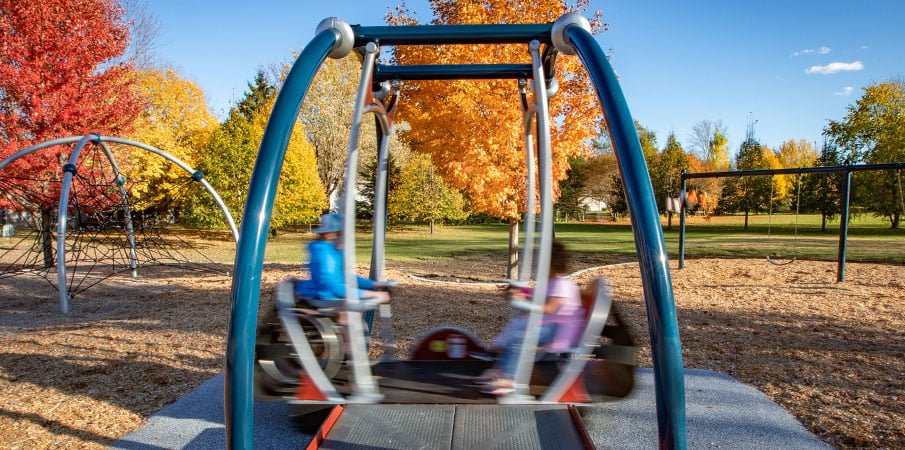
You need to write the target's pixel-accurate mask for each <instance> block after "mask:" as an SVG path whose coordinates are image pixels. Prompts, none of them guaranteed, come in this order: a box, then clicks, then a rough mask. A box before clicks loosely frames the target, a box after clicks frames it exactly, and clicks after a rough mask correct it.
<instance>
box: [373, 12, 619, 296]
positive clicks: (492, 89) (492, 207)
mask: <svg viewBox="0 0 905 450" xmlns="http://www.w3.org/2000/svg"><path fill="white" fill-rule="evenodd" d="M430 6H431V10H432V11H433V14H434V19H433V20H432V21H431V24H434V25H441V24H450V25H452V24H517V23H548V22H553V21H555V20H556V19H557V18H559V17H560V16H562V15H564V14H567V13H569V12H579V13H585V12H587V10H588V1H587V0H579V1H577V2H575V3H571V4H569V3H566V2H563V1H558V0H537V1H534V2H526V1H518V0H480V1H467V2H464V1H463V2H456V1H450V0H431V1H430ZM386 19H387V23H389V24H390V25H417V24H418V21H417V19H415V17H414V14H413V13H412V11H410V10H409V9H408V7H407V6H406V5H405V4H404V3H403V4H402V5H401V6H399V7H397V8H396V9H395V10H394V11H393V12H392V13H390V14H388V15H387V18H386ZM590 22H591V26H592V32H593V33H594V34H598V33H600V32H601V31H603V30H604V29H605V25H604V24H603V23H602V20H601V13H600V12H599V11H597V12H595V13H594V14H593V15H592V18H591V20H590ZM392 59H393V62H395V63H396V64H399V65H406V64H503V63H505V64H530V63H531V56H530V54H529V53H528V46H527V45H524V44H487V45H445V46H399V47H396V48H394V49H393V53H392ZM556 78H557V81H558V82H559V91H558V93H557V94H556V95H555V96H554V97H553V98H552V99H551V100H550V116H551V119H552V120H551V127H552V129H551V147H552V149H553V167H552V169H553V177H554V179H555V181H557V182H558V181H559V180H562V179H564V178H565V177H566V171H567V170H568V169H569V162H568V158H569V157H570V156H575V155H579V154H583V153H584V152H585V151H586V150H589V149H590V147H591V139H592V138H595V137H597V136H598V134H599V130H600V124H601V120H602V113H601V110H600V107H599V106H598V103H597V99H596V97H595V96H594V93H593V92H594V91H593V89H592V86H591V82H590V79H589V77H588V75H587V73H586V71H585V70H584V68H583V67H581V62H580V61H579V60H578V58H577V57H576V56H564V55H560V56H559V58H558V61H557V64H556ZM402 97H403V101H402V102H401V103H400V105H399V112H398V114H399V116H398V117H399V120H401V121H403V122H407V123H408V124H409V125H410V127H407V128H406V131H405V132H404V133H403V138H404V139H405V140H406V141H407V142H408V143H409V144H410V146H411V147H412V148H413V149H415V150H416V151H418V152H422V153H427V154H429V155H430V156H431V159H432V161H433V163H434V165H435V166H436V167H438V168H439V170H440V171H441V175H442V176H443V177H444V179H445V180H446V181H447V182H448V183H449V184H450V185H452V186H454V187H456V188H458V189H461V190H462V191H463V192H465V193H466V194H467V196H468V198H469V201H470V205H471V208H472V210H473V211H474V212H479V213H486V214H490V215H493V216H497V217H501V218H504V219H507V220H508V221H509V224H510V226H509V265H508V271H507V276H508V277H510V278H514V277H515V268H516V258H517V245H518V241H517V237H518V221H519V218H520V217H521V215H522V214H523V213H524V210H525V204H526V186H525V184H526V183H525V177H526V171H527V167H526V162H525V161H526V155H525V149H524V137H523V135H522V132H523V129H522V128H523V127H522V113H521V106H520V99H519V93H518V82H517V80H455V81H447V80H443V81H415V82H408V83H405V84H404V85H403V88H402ZM529 101H533V99H530V98H529ZM535 141H536V140H535ZM553 186H554V189H555V190H556V191H558V189H556V187H557V186H558V183H556V182H554V183H553ZM558 194H559V193H558V192H554V198H556V197H557V196H558Z"/></svg>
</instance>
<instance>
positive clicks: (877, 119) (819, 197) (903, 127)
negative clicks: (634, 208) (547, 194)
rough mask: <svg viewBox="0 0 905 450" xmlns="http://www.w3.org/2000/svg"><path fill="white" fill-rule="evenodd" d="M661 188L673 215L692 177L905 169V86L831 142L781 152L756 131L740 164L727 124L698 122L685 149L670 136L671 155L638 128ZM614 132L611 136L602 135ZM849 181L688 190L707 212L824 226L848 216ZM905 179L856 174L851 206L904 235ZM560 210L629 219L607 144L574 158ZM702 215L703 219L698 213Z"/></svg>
mask: <svg viewBox="0 0 905 450" xmlns="http://www.w3.org/2000/svg"><path fill="white" fill-rule="evenodd" d="M635 127H636V129H637V131H638V138H639V140H640V142H641V148H642V150H643V151H644V156H645V160H646V162H647V166H648V170H649V173H650V176H651V184H652V185H653V188H654V194H655V197H656V200H657V206H658V208H659V210H660V211H661V212H663V213H666V214H667V215H669V216H670V219H671V214H672V211H671V210H672V208H671V207H670V206H671V205H670V203H669V202H670V199H675V198H677V197H678V196H679V190H680V189H681V185H680V180H681V173H682V171H683V170H685V171H687V172H715V171H726V170H759V169H782V168H798V167H813V166H822V167H826V166H838V165H843V164H880V163H889V162H902V161H905V81H903V80H900V79H893V80H889V81H884V82H880V83H875V84H872V85H869V86H867V87H865V88H864V90H863V94H862V96H861V98H860V99H858V100H857V101H856V102H855V104H853V105H851V106H849V107H848V110H847V114H846V116H845V117H844V118H842V119H841V120H838V121H835V120H830V121H828V123H827V126H826V127H825V128H824V130H823V136H824V142H823V144H822V146H821V148H820V149H819V150H818V149H817V148H816V144H815V143H812V142H810V141H807V140H804V139H799V140H796V139H790V140H788V141H785V142H783V143H782V144H781V145H780V146H779V147H777V148H773V149H771V148H769V147H767V146H765V145H763V144H761V143H760V141H759V140H758V139H757V138H756V136H755V135H754V131H753V127H749V130H748V133H747V136H746V138H745V140H744V141H743V142H742V143H741V145H740V146H739V149H738V152H737V153H736V155H735V157H734V158H733V159H731V160H730V158H729V148H728V141H727V138H726V130H725V126H723V124H722V123H721V122H720V121H715V122H714V121H709V120H703V121H700V122H698V123H697V124H695V126H694V128H693V130H692V135H691V139H690V141H691V142H692V145H693V148H692V149H691V150H690V151H686V150H685V149H684V148H682V146H681V144H680V143H679V141H678V139H677V138H676V136H675V133H670V134H669V136H668V137H667V142H666V144H665V145H664V146H663V148H658V147H657V142H656V134H655V133H654V132H653V131H651V130H649V129H647V128H645V127H644V126H643V125H641V124H640V123H638V122H636V123H635ZM601 134H605V133H601ZM842 183H843V174H841V173H840V174H803V175H800V176H798V175H778V176H769V175H764V176H753V177H739V178H734V177H730V178H723V179H717V178H710V179H691V180H688V189H689V191H691V192H694V194H695V195H696V196H697V197H698V199H702V198H703V199H706V200H702V201H701V202H693V204H692V205H691V206H692V207H695V208H694V209H700V211H701V212H703V213H704V214H735V213H742V214H744V216H745V225H744V226H745V229H747V227H748V217H749V214H757V213H770V212H775V211H777V210H786V211H796V212H800V213H812V214H813V213H818V214H821V216H822V217H823V221H822V228H823V229H825V228H826V223H827V221H828V220H833V219H834V218H835V217H836V216H837V215H838V214H839V213H840V211H841V204H840V201H841V200H840V195H841V189H842V188H841V186H842ZM903 183H905V177H903V174H902V173H901V171H894V170H887V171H875V172H856V173H853V174H852V191H851V193H850V195H851V202H852V204H854V205H858V206H859V208H858V210H859V211H860V212H862V213H869V214H872V215H874V216H877V217H883V218H885V219H887V220H888V221H889V224H890V227H891V228H899V225H900V222H901V218H902V216H903V213H905V195H903V191H905V188H903ZM561 186H562V196H561V197H560V199H559V208H560V210H561V211H563V212H564V213H565V214H566V215H567V216H572V217H576V216H580V215H581V214H583V213H586V212H587V211H588V204H589V203H590V202H589V201H599V202H602V203H604V204H606V205H607V206H608V209H609V212H610V213H611V214H612V215H613V217H614V218H615V217H618V215H621V214H627V213H628V205H627V204H626V202H625V194H624V192H623V191H622V184H621V181H620V179H619V174H618V168H617V166H616V157H615V154H614V153H613V151H612V149H611V148H610V147H609V145H608V143H606V142H595V151H594V152H592V153H591V154H590V155H585V156H582V157H579V158H573V159H572V160H570V169H569V175H568V178H567V179H566V180H565V181H564V182H562V183H561ZM692 212H695V211H692Z"/></svg>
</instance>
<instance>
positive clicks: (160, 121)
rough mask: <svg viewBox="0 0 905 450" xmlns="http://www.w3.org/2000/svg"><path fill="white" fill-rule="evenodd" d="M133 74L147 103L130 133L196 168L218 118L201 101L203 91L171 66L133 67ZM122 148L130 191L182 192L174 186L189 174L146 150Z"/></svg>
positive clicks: (171, 193)
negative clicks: (136, 69) (143, 68)
mask: <svg viewBox="0 0 905 450" xmlns="http://www.w3.org/2000/svg"><path fill="white" fill-rule="evenodd" d="M133 76H134V77H135V79H136V84H135V86H136V89H137V90H138V93H139V95H140V96H142V97H143V98H145V100H146V101H147V103H148V107H147V108H145V110H143V111H142V112H141V114H140V115H139V117H138V119H137V120H136V121H135V125H136V126H135V131H133V132H132V133H130V134H129V135H128V138H130V139H132V140H135V141H138V142H142V143H145V144H148V145H150V146H153V147H157V148H159V149H161V150H163V151H165V152H167V153H169V154H171V155H173V156H175V157H176V158H179V159H180V160H182V161H184V162H185V163H186V164H188V165H189V166H192V167H194V166H195V164H196V163H197V162H198V154H199V152H200V151H201V148H202V147H204V146H205V145H206V144H207V142H208V140H209V139H210V137H211V134H212V133H213V132H214V130H215V129H216V127H217V118H216V117H214V115H213V114H211V113H210V111H209V110H208V109H207V104H206V103H205V102H204V92H203V91H202V90H201V89H200V88H199V87H198V86H197V85H195V84H194V83H192V82H191V81H188V80H184V79H182V78H180V77H179V75H178V74H177V73H176V72H175V71H174V70H171V69H166V70H141V71H135V72H133ZM124 152H125V158H123V159H124V160H123V161H122V162H121V164H122V165H123V170H125V171H127V173H126V176H127V177H128V178H129V179H131V180H135V181H137V182H138V184H137V185H136V186H135V187H134V188H133V191H132V193H133V194H139V195H146V194H153V195H160V196H168V195H185V193H183V192H180V191H175V190H173V189H172V188H173V187H174V186H177V185H180V184H184V182H185V180H186V179H187V178H188V177H189V174H187V173H185V171H184V170H182V169H181V168H179V167H177V166H176V165H175V164H172V163H170V162H169V161H167V160H166V159H164V158H162V157H160V156H158V155H155V154H153V153H150V152H147V151H145V150H140V149H136V148H134V147H127V148H126V149H125V150H124ZM168 200H171V201H172V200H176V201H177V202H178V201H180V200H184V199H183V198H176V199H173V198H169V199H168Z"/></svg>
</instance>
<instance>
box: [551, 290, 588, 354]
mask: <svg viewBox="0 0 905 450" xmlns="http://www.w3.org/2000/svg"><path fill="white" fill-rule="evenodd" d="M552 297H559V308H557V310H556V311H554V312H553V313H552V314H545V315H544V321H543V323H555V324H557V325H558V326H557V327H556V335H554V336H553V341H551V342H550V343H549V344H548V345H547V351H550V352H564V351H567V350H569V349H570V348H571V347H572V346H574V345H575V344H576V341H577V340H578V336H579V334H580V333H581V331H582V329H583V327H584V322H585V311H584V308H583V307H582V305H581V290H579V289H578V285H577V284H575V282H574V281H572V280H570V279H568V278H565V277H560V276H556V277H553V278H550V280H549V282H548V284H547V299H550V298H552Z"/></svg>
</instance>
